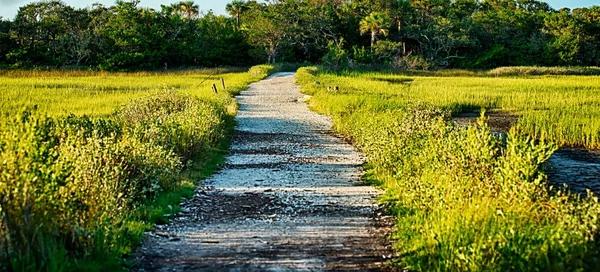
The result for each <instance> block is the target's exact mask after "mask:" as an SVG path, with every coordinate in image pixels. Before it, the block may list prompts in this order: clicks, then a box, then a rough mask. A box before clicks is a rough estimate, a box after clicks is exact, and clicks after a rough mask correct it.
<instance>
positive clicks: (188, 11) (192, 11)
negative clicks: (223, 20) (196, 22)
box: [177, 1, 200, 20]
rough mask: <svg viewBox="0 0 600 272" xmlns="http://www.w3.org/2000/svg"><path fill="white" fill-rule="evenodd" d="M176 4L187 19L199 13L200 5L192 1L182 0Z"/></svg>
mask: <svg viewBox="0 0 600 272" xmlns="http://www.w3.org/2000/svg"><path fill="white" fill-rule="evenodd" d="M177 6H178V7H179V10H180V11H181V13H183V15H184V16H185V17H186V18H187V19H188V20H192V19H194V18H196V17H197V16H198V15H199V14H200V7H199V6H198V5H196V4H194V1H182V2H179V3H178V4H177Z"/></svg>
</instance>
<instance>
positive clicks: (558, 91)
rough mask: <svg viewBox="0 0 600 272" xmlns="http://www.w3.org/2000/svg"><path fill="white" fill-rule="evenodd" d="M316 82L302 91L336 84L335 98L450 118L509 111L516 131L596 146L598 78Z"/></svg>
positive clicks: (327, 77) (397, 77)
mask: <svg viewBox="0 0 600 272" xmlns="http://www.w3.org/2000/svg"><path fill="white" fill-rule="evenodd" d="M318 81H320V82H321V83H322V84H320V85H318V84H313V85H311V86H307V87H306V88H307V91H309V92H311V91H314V90H316V89H319V88H322V89H324V88H325V87H326V86H339V87H340V91H339V92H338V93H337V95H336V97H348V99H363V100H364V99H365V97H371V96H373V95H379V96H383V97H385V98H386V102H385V103H388V104H398V103H403V102H404V101H424V102H428V103H431V104H433V105H436V106H439V107H441V108H444V109H448V110H450V111H451V113H452V114H456V113H459V112H463V111H472V110H479V109H481V108H486V109H488V110H490V111H502V112H509V113H512V114H514V115H518V116H521V118H520V119H519V130H520V132H521V133H525V134H528V135H532V136H534V137H536V138H540V137H543V138H545V139H548V140H552V141H554V142H557V143H559V144H560V145H569V146H582V147H587V148H600V141H599V138H600V107H599V106H600V76H527V77H499V78H495V77H471V76H468V77H462V76H444V77H434V76H426V77H425V76H407V75H403V74H392V73H374V72H346V73H328V72H323V73H320V76H319V79H318ZM313 89H314V90H313ZM365 103H367V104H368V103H370V102H368V101H367V102H365Z"/></svg>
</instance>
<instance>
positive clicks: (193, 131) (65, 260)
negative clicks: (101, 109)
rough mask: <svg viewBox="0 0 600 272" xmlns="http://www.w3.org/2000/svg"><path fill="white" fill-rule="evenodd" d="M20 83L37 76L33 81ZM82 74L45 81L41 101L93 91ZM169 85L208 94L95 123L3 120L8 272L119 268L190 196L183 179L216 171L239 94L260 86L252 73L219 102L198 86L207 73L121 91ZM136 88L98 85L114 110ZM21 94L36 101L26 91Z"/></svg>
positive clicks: (1, 235)
mask: <svg viewBox="0 0 600 272" xmlns="http://www.w3.org/2000/svg"><path fill="white" fill-rule="evenodd" d="M21 73H22V75H24V76H28V75H29V76H31V74H32V73H33V72H21ZM94 73H97V72H94ZM14 74H15V73H13V75H11V77H10V78H1V79H0V80H2V81H3V82H4V84H6V82H7V81H8V82H9V83H13V84H14V83H17V84H18V83H19V82H21V81H20V80H19V78H14ZM41 74H42V75H43V74H44V73H41ZM83 74H84V75H83V76H81V75H80V76H79V77H78V76H77V73H75V76H74V77H69V76H68V75H69V74H68V73H65V74H64V75H63V76H62V77H61V74H60V73H58V72H47V73H46V77H45V78H44V77H43V76H42V79H46V81H44V80H42V81H41V82H43V83H44V84H46V85H44V86H43V87H42V86H40V87H42V88H41V90H38V91H39V92H40V93H42V92H44V91H46V92H50V94H51V95H53V96H57V95H58V94H60V93H56V92H52V90H53V89H54V90H55V89H56V87H57V86H58V87H59V88H60V87H61V86H62V87H70V86H82V85H84V84H86V83H88V84H94V83H93V82H89V81H90V77H89V76H90V72H88V73H87V74H86V73H83ZM92 74H93V73H92ZM56 76H58V77H59V78H60V79H58V80H59V81H60V82H62V84H63V85H60V84H55V85H53V83H52V81H51V79H52V78H53V77H56ZM38 77H39V75H38ZM111 77H112V78H111ZM128 77H129V78H128ZM153 77H154V78H153ZM161 77H162V79H165V80H168V81H171V82H172V81H174V80H175V82H176V81H177V78H178V77H179V78H181V79H180V80H183V81H186V82H189V81H192V84H194V85H193V86H194V87H195V88H198V87H199V86H204V87H203V88H202V89H199V90H197V89H195V88H194V89H192V90H191V93H193V95H192V94H183V93H181V92H180V91H177V90H162V91H158V92H143V94H144V96H145V97H142V98H138V99H136V100H132V101H130V102H129V103H127V104H125V105H122V106H120V107H118V109H117V110H116V111H115V112H114V113H113V114H110V115H95V116H94V117H92V118H90V117H87V116H76V115H66V116H65V115H64V114H63V113H60V112H58V113H56V112H53V113H54V115H55V116H56V117H48V116H46V115H44V114H43V113H41V112H40V111H41V110H35V109H27V110H9V111H7V109H4V110H5V113H6V114H3V116H2V119H0V120H1V123H0V162H1V163H0V263H1V264H2V266H1V267H0V269H2V270H10V271H33V270H35V271H37V270H44V271H47V270H51V271H63V270H90V269H92V270H100V269H99V267H101V269H102V270H106V269H111V268H112V267H115V268H118V267H119V266H120V265H121V263H120V262H121V257H122V255H123V254H129V253H131V251H132V248H133V247H134V246H135V244H137V243H138V242H139V241H140V239H141V236H142V234H143V231H145V230H147V229H148V228H149V227H151V225H149V224H151V223H153V222H155V221H152V220H161V221H163V220H164V215H163V214H162V213H163V212H164V211H165V210H166V208H165V207H161V205H162V206H167V205H175V204H177V202H178V201H180V200H181V196H186V195H188V196H189V195H190V194H189V192H191V190H193V185H194V184H193V183H191V182H189V181H186V180H184V179H182V177H184V176H182V174H181V171H182V170H183V169H187V170H186V173H188V174H189V173H190V171H191V172H193V171H194V170H196V171H200V172H202V171H207V170H202V169H212V170H214V164H215V163H216V162H217V161H218V158H222V156H223V154H224V152H222V151H220V149H222V148H224V144H225V143H226V142H227V137H228V135H230V132H231V129H232V125H233V122H232V119H231V117H232V116H231V115H232V114H234V113H235V112H234V110H235V105H234V104H233V103H234V102H233V101H232V99H231V94H232V93H236V92H238V91H239V90H240V89H241V88H245V87H247V84H248V83H250V82H251V81H253V80H257V79H259V78H257V77H252V76H250V75H249V73H239V74H238V75H232V74H228V75H223V77H224V78H227V79H231V81H227V82H228V83H230V84H231V85H229V87H228V90H230V91H231V92H229V91H225V90H221V92H220V93H218V94H214V93H213V92H212V90H210V88H208V86H206V85H198V84H197V82H194V78H198V77H199V80H203V81H206V80H207V78H206V75H204V76H203V75H202V74H199V73H190V74H186V73H180V74H179V75H177V74H176V75H175V76H174V75H170V74H164V75H160V74H159V75H154V76H152V75H147V78H145V79H143V80H140V81H132V82H130V83H125V85H127V84H130V85H128V86H127V87H125V88H123V89H125V90H128V91H129V93H126V94H125V96H126V97H127V96H128V97H135V94H136V93H135V92H132V91H131V88H133V89H135V88H138V89H139V88H140V87H143V86H144V85H143V82H145V81H150V83H149V84H156V82H152V81H156V80H157V79H161ZM237 77H239V78H237ZM92 78H93V77H92ZM133 78H139V76H136V75H135V74H134V75H129V74H116V75H111V74H103V75H101V76H100V77H99V78H98V79H96V80H101V81H103V82H104V83H105V84H106V85H103V87H104V89H102V90H97V91H96V92H97V93H96V96H97V98H102V97H103V98H104V99H106V100H107V101H109V102H110V103H109V104H110V106H112V107H113V108H115V107H116V106H118V105H120V104H121V102H122V100H120V99H118V97H117V99H115V97H114V96H111V93H112V92H119V91H118V90H119V89H120V88H122V87H123V86H122V85H121V86H120V85H119V84H123V81H124V80H132V79H133ZM24 79H25V81H29V80H31V79H32V78H31V77H30V78H24ZM107 79H109V80H107ZM21 80H22V79H21ZM196 80H198V79H196ZM29 86H31V85H29ZM53 87H54V88H53ZM108 87H112V89H110V88H108ZM44 88H46V89H44ZM48 88H49V89H48ZM17 90H18V92H20V93H21V94H22V93H26V92H30V90H28V89H27V88H24V87H23V86H19V85H17ZM78 91H79V92H81V91H82V90H81V89H78ZM62 95H63V97H62V100H63V102H62V103H68V102H69V98H71V99H72V100H71V101H78V99H82V100H85V99H86V97H85V96H84V97H76V96H75V97H73V96H72V94H70V93H69V92H67V93H63V94H62ZM42 101H43V100H42ZM38 102H40V101H38ZM46 103H52V102H51V101H50V102H46ZM42 108H45V109H51V108H48V107H45V106H44V105H41V106H40V109H42ZM88 110H90V109H88ZM198 167H200V168H198ZM205 175H206V173H204V174H202V175H200V176H205ZM195 176H198V175H195ZM154 200H156V202H155V201H154ZM170 212H173V210H171V211H170Z"/></svg>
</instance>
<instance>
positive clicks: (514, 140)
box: [296, 67, 600, 271]
mask: <svg viewBox="0 0 600 272" xmlns="http://www.w3.org/2000/svg"><path fill="white" fill-rule="evenodd" d="M296 79H297V81H298V82H299V83H300V84H301V85H302V90H303V91H304V92H306V93H309V94H312V95H313V98H312V99H311V101H310V106H311V107H312V108H313V109H315V110H316V111H318V112H321V113H324V114H327V115H330V116H332V118H333V121H334V128H335V130H336V131H337V132H339V133H341V134H343V135H346V136H347V137H349V138H350V139H352V141H353V142H354V144H355V145H356V146H357V147H359V148H360V149H361V150H362V151H363V152H365V154H366V155H367V159H368V167H367V169H368V171H369V172H368V173H367V175H366V178H368V179H369V180H370V181H371V183H374V184H379V185H380V186H382V188H384V189H385V194H384V196H383V197H382V199H381V201H382V202H383V203H385V204H386V205H388V207H389V209H390V211H391V212H392V213H393V214H394V215H395V216H397V229H396V231H395V234H394V238H395V239H396V240H395V246H396V248H397V249H398V252H399V253H400V256H399V258H398V259H397V260H396V265H397V266H399V267H400V268H404V269H406V268H407V269H409V270H416V271H582V270H586V271H588V270H589V271H595V270H598V269H599V268H600V261H599V259H598V258H597V256H598V254H599V253H600V251H599V249H600V244H599V243H598V241H597V239H598V234H599V232H598V226H599V224H600V220H599V216H598V215H599V214H600V204H598V199H597V197H595V196H593V195H589V196H586V197H581V196H578V195H571V194H569V193H567V192H566V191H562V190H555V189H552V188H551V187H550V185H549V184H548V183H547V178H546V176H545V174H544V172H543V164H544V162H545V161H546V160H547V159H548V158H549V157H550V155H551V154H552V153H553V152H554V150H556V148H557V147H558V145H557V144H556V143H553V142H551V141H548V140H547V139H549V138H551V137H538V138H534V137H532V136H531V135H530V134H524V133H523V129H522V128H520V129H517V128H513V129H512V130H511V131H510V133H509V135H508V138H507V139H506V141H503V140H501V139H498V138H496V137H495V136H494V135H493V133H492V132H491V131H490V128H489V127H488V126H487V123H486V119H485V117H483V116H482V117H481V118H480V120H479V122H478V125H477V126H471V127H468V128H461V127H458V126H456V125H454V124H453V123H452V122H449V121H450V118H451V116H452V114H453V113H456V112H459V111H462V110H465V109H470V108H494V109H497V108H502V109H511V110H514V111H516V112H529V111H531V112H533V113H534V114H535V113H536V111H535V110H536V109H537V108H544V110H546V108H550V109H552V108H553V107H560V106H563V107H565V104H568V103H574V102H575V101H583V100H587V101H589V100H592V101H593V100H594V99H596V98H595V96H594V94H595V92H596V91H597V90H598V89H597V88H598V87H596V86H598V80H599V79H598V78H597V77H579V76H574V77H534V78H510V77H508V78H499V79H496V78H472V77H466V78H464V77H414V76H411V77H408V76H406V75H393V74H385V73H362V72H352V73H342V74H335V73H328V72H323V71H320V70H318V69H317V68H314V67H313V68H302V69H300V70H299V72H298V74H297V76H296ZM388 79H390V80H388ZM408 79H410V80H408ZM327 86H339V87H340V90H339V91H337V92H334V91H328V90H327V88H326V87H327ZM581 94H585V96H583V97H580V96H581ZM532 108H534V109H532ZM568 109H569V108H568V107H566V108H565V111H566V110H568ZM546 111H547V110H546ZM590 111H591V109H590ZM575 113H577V112H575ZM590 122H591V123H592V124H594V123H595V122H596V121H590ZM544 138H545V139H544Z"/></svg>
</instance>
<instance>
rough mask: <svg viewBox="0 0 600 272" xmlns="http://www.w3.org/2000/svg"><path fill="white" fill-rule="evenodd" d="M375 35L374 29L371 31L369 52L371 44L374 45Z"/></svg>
mask: <svg viewBox="0 0 600 272" xmlns="http://www.w3.org/2000/svg"><path fill="white" fill-rule="evenodd" d="M376 36H377V32H375V30H373V31H371V52H373V46H375V37H376Z"/></svg>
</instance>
